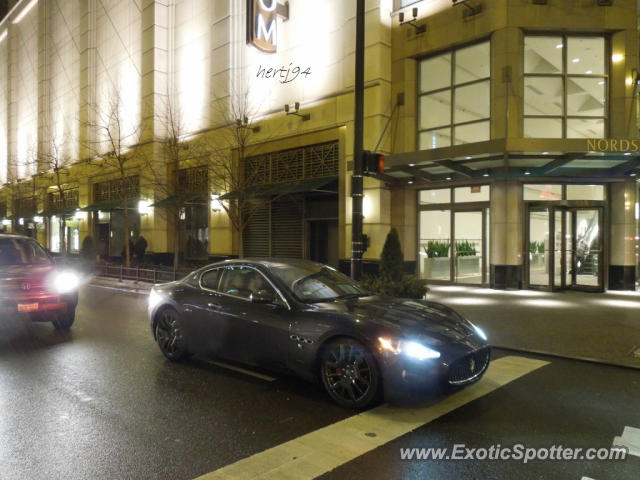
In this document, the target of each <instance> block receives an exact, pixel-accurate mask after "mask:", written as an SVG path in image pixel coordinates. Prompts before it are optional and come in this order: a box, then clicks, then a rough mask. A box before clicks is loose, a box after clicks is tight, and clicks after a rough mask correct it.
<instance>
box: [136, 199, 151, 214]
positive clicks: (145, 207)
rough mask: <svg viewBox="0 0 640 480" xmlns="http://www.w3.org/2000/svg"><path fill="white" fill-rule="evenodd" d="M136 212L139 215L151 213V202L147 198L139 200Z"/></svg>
mask: <svg viewBox="0 0 640 480" xmlns="http://www.w3.org/2000/svg"><path fill="white" fill-rule="evenodd" d="M138 213H139V214H140V215H149V214H150V213H151V202H150V201H149V200H140V201H139V202H138Z"/></svg>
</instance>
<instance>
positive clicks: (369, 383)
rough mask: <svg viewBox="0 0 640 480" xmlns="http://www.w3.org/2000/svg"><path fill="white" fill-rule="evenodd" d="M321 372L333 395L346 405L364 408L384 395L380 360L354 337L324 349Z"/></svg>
mask: <svg viewBox="0 0 640 480" xmlns="http://www.w3.org/2000/svg"><path fill="white" fill-rule="evenodd" d="M320 375H321V376H322V383H323V385H324V388H325V389H326V391H327V393H328V394H329V396H330V397H331V398H332V399H333V400H334V401H335V402H336V403H338V404H339V405H342V406H343V407H348V408H355V409H364V408H367V407H369V406H371V405H372V404H373V403H375V402H376V401H377V400H378V399H379V397H380V393H381V388H380V385H381V381H380V372H379V370H378V366H377V364H376V361H375V359H374V358H373V355H372V354H371V353H370V352H369V351H368V350H367V348H366V347H365V346H364V345H362V344H361V343H360V342H358V341H356V340H353V339H351V338H341V339H337V340H334V341H332V342H331V343H329V344H328V345H327V346H326V347H325V348H324V349H323V351H322V355H321V360H320Z"/></svg>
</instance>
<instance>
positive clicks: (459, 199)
mask: <svg viewBox="0 0 640 480" xmlns="http://www.w3.org/2000/svg"><path fill="white" fill-rule="evenodd" d="M490 190H491V187H490V186H489V185H473V186H470V187H458V188H456V189H455V197H454V198H455V202H456V203H464V202H488V201H489V200H490Z"/></svg>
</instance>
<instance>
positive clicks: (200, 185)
mask: <svg viewBox="0 0 640 480" xmlns="http://www.w3.org/2000/svg"><path fill="white" fill-rule="evenodd" d="M178 185H179V188H180V189H182V192H181V193H204V194H206V193H207V192H208V191H209V174H208V171H207V167H193V168H184V169H182V170H180V171H179V172H178Z"/></svg>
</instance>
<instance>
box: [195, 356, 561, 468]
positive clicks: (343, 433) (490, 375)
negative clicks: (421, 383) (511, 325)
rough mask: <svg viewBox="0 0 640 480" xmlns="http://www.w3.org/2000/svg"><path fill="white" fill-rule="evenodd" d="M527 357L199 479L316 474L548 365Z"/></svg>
mask: <svg viewBox="0 0 640 480" xmlns="http://www.w3.org/2000/svg"><path fill="white" fill-rule="evenodd" d="M548 364H549V362H544V361H542V360H534V359H530V358H525V357H515V356H509V357H503V358H500V359H498V360H495V361H494V362H492V363H491V365H490V367H489V370H488V371H487V373H486V374H485V376H484V378H483V379H482V380H481V381H480V382H478V383H476V384H474V385H472V386H470V387H468V388H466V389H464V390H461V391H459V392H456V393H455V394H453V395H450V396H449V397H447V398H446V399H444V400H443V401H441V402H439V403H437V404H435V405H430V406H425V407H419V408H398V407H390V406H388V405H382V406H380V407H377V408H374V409H373V410H369V411H367V412H363V413H360V414H358V415H354V416H352V417H349V418H347V419H345V420H342V421H340V422H337V423H334V424H333V425H329V426H327V427H324V428H321V429H319V430H316V431H315V432H311V433H309V434H307V435H303V436H301V437H298V438H296V439H294V440H291V441H289V442H286V443H283V444H281V445H278V446H276V447H273V448H270V449H268V450H265V451H263V452H260V453H257V454H255V455H253V456H252V457H249V458H246V459H243V460H240V461H238V462H236V463H233V464H231V465H227V466H226V467H223V468H221V469H219V470H216V471H214V472H211V473H208V474H206V475H203V476H201V477H198V479H197V480H243V479H262V480H266V479H278V480H281V479H289V478H290V479H295V480H304V479H308V480H310V479H313V478H316V477H318V476H320V475H323V474H324V473H326V472H329V471H331V470H333V469H335V468H337V467H339V466H340V465H343V464H345V463H347V462H350V461H351V460H353V459H355V458H357V457H359V456H361V455H364V454H365V453H367V452H369V451H371V450H373V449H375V448H377V447H379V446H381V445H384V444H386V443H388V442H391V441H392V440H395V439H396V438H398V437H401V436H402V435H405V434H407V433H409V432H411V431H413V430H415V429H416V428H419V427H421V426H423V425H425V424H427V423H429V422H431V421H433V420H435V419H437V418H439V417H441V416H443V415H445V414H447V413H449V412H452V411H453V410H456V409H457V408H460V407H462V406H463V405H466V404H467V403H469V402H472V401H473V400H476V399H478V398H480V397H483V396H484V395H487V394H489V393H491V392H493V391H494V390H496V389H498V388H500V387H502V386H504V385H506V384H508V383H510V382H513V381H514V380H517V379H518V378H520V377H522V376H524V375H526V374H528V373H531V372H533V371H534V370H537V369H538V368H541V367H544V366H545V365H548Z"/></svg>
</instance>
